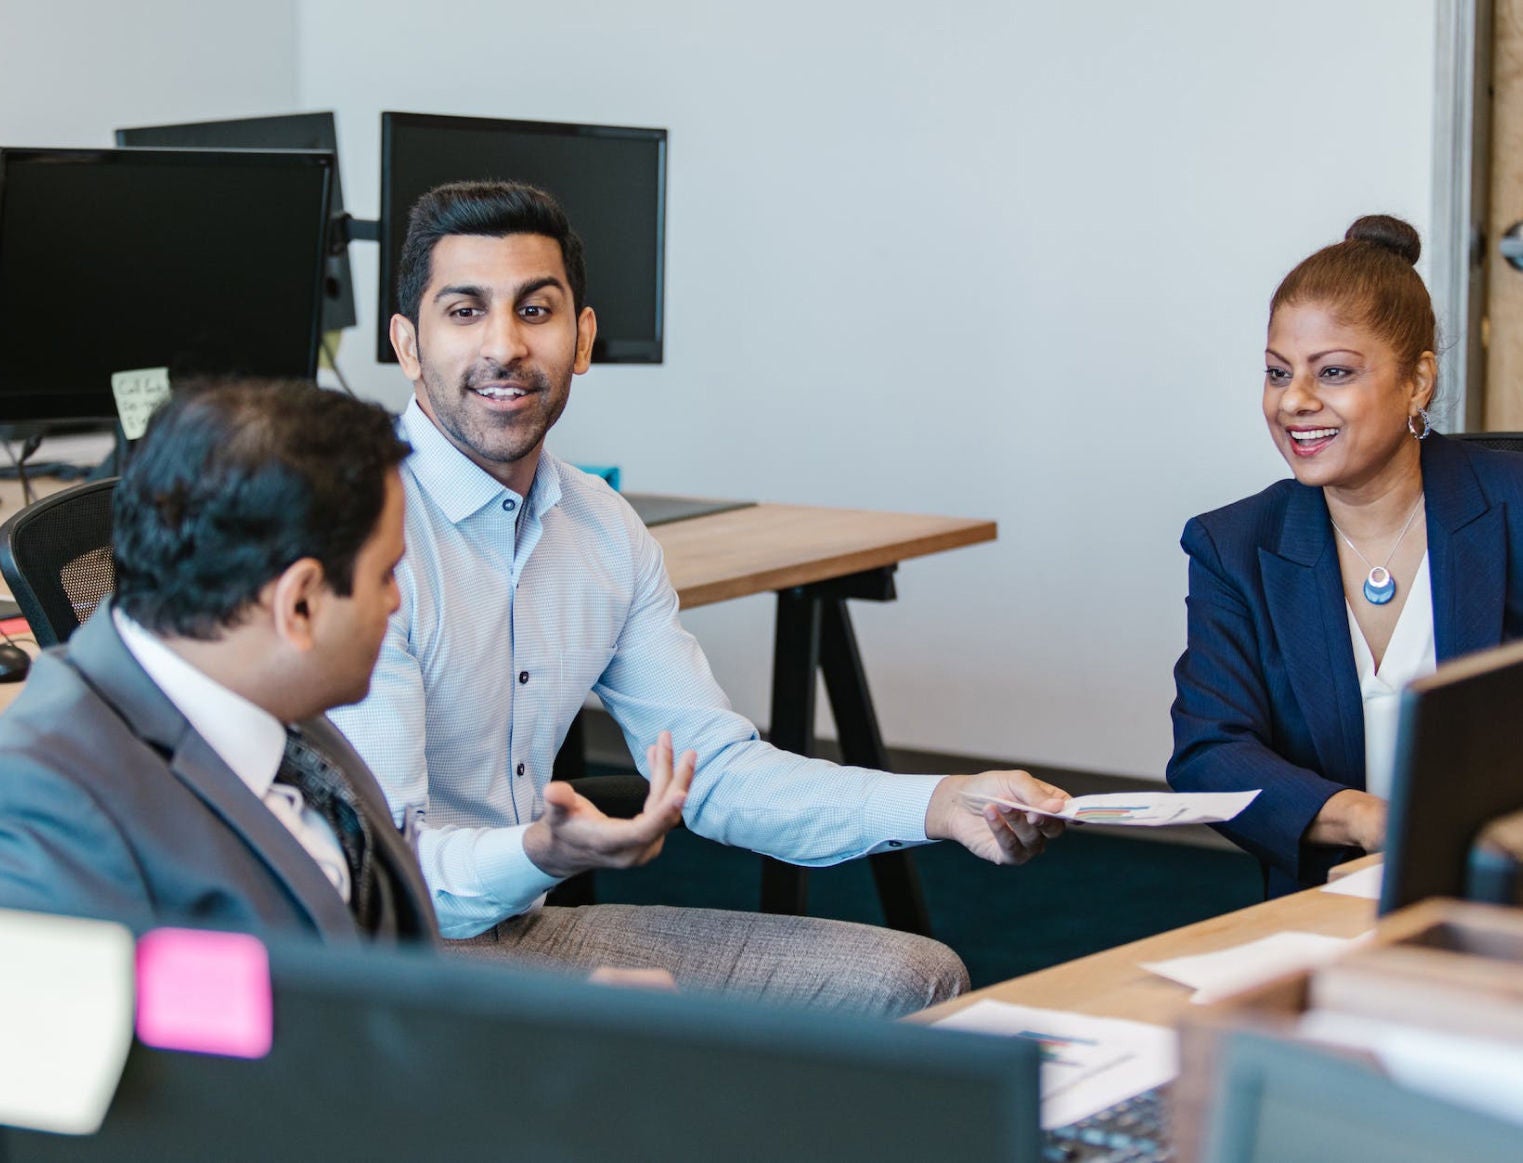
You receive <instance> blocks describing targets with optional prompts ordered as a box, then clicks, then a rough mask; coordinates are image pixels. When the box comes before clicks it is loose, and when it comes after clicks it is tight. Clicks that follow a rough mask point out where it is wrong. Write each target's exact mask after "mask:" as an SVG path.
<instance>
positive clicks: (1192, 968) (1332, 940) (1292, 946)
mask: <svg viewBox="0 0 1523 1163" xmlns="http://www.w3.org/2000/svg"><path fill="white" fill-rule="evenodd" d="M1355 940H1357V938H1355V939H1349V938H1344V937H1324V936H1323V935H1322V934H1320V933H1300V932H1295V931H1287V932H1284V933H1272V934H1270V935H1269V936H1268V937H1260V938H1259V939H1258V940H1257V941H1249V942H1248V943H1247V944H1244V945H1234V946H1233V947H1232V948H1230V949H1218V950H1217V951H1216V952H1215V953H1199V954H1196V955H1195V956H1193V957H1173V958H1170V959H1169V960H1167V961H1144V962H1143V963H1142V968H1143V969H1146V970H1147V971H1148V972H1149V973H1156V974H1158V976H1159V977H1167V978H1168V979H1169V980H1170V981H1177V982H1179V983H1180V984H1181V985H1188V986H1189V987H1190V988H1191V989H1193V990H1194V991H1195V995H1194V996H1193V997H1191V998H1190V1000H1191V1001H1192V1002H1194V1003H1195V1004H1196V1005H1208V1004H1210V1003H1211V1002H1214V1001H1219V1000H1220V999H1222V998H1224V997H1227V996H1229V995H1231V994H1234V993H1239V992H1241V991H1242V990H1245V989H1250V988H1252V987H1253V986H1255V985H1259V984H1261V983H1262V982H1265V981H1270V980H1273V979H1274V978H1276V977H1281V976H1283V975H1284V974H1287V973H1294V972H1296V971H1297V970H1301V969H1311V968H1313V967H1314V966H1317V965H1323V964H1326V963H1327V962H1329V961H1331V960H1333V958H1335V957H1337V956H1338V955H1339V954H1341V953H1343V952H1344V951H1345V950H1347V949H1348V948H1349V946H1351V945H1353V944H1354V941H1355Z"/></svg>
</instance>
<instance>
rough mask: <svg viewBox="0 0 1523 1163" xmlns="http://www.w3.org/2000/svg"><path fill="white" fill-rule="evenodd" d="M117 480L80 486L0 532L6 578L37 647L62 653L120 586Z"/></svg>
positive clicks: (1, 570)
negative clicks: (114, 528) (114, 504)
mask: <svg viewBox="0 0 1523 1163" xmlns="http://www.w3.org/2000/svg"><path fill="white" fill-rule="evenodd" d="M116 481H117V478H115V477H112V478H111V479H110V480H104V481H92V482H90V483H89V484H83V485H76V486H75V487H74V488H72V489H65V490H63V491H62V492H60V493H54V494H53V495H52V496H51V497H44V498H43V499H42V500H40V501H38V502H37V503H36V504H34V505H28V506H27V507H26V508H25V509H22V510H21V511H20V512H19V513H16V514H14V515H12V516H11V517H10V519H9V520H7V521H6V522H5V524H4V525H0V574H4V575H5V581H6V584H7V585H9V586H10V588H11V593H12V594H13V595H14V596H15V599H16V604H17V605H18V606H20V607H21V613H22V616H23V617H25V618H26V620H27V624H28V625H29V626H31V628H32V634H33V636H34V637H36V639H37V645H38V646H44V647H45V646H57V645H58V644H59V643H60V642H64V641H66V640H67V639H68V637H69V635H70V634H72V633H74V631H75V630H77V629H79V626H80V623H82V622H83V621H84V620H85V619H86V618H88V617H89V616H90V615H91V614H92V613H94V612H95V607H96V606H98V605H100V603H101V600H102V599H103V598H105V597H107V596H108V595H109V594H110V593H111V591H112V589H114V588H115V585H116V570H115V569H114V568H113V566H112V563H111V497H112V494H113V493H114V492H115V490H116Z"/></svg>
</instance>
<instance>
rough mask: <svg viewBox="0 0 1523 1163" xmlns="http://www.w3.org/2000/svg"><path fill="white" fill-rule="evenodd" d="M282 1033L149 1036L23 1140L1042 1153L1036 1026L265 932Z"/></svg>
mask: <svg viewBox="0 0 1523 1163" xmlns="http://www.w3.org/2000/svg"><path fill="white" fill-rule="evenodd" d="M270 970H271V978H272V984H273V988H274V1043H273V1048H272V1050H271V1052H270V1053H269V1055H268V1056H267V1057H265V1058H262V1059H256V1060H245V1059H237V1058H223V1057H215V1056H207V1055H199V1054H185V1053H178V1052H172V1051H166V1050H155V1049H150V1048H148V1047H146V1046H144V1045H142V1044H141V1043H139V1044H136V1045H134V1046H133V1047H132V1049H131V1051H130V1053H129V1056H128V1060H127V1065H126V1069H125V1073H124V1075H123V1078H122V1081H121V1083H120V1085H119V1086H118V1088H117V1092H116V1095H115V1098H114V1099H113V1101H112V1104H111V1107H110V1110H109V1112H108V1113H107V1115H106V1121H105V1124H104V1125H103V1126H102V1128H101V1130H100V1131H99V1132H97V1133H96V1134H95V1135H92V1136H85V1137H72V1136H60V1135H52V1134H44V1133H40V1132H30V1131H18V1130H6V1131H0V1157H3V1158H5V1159H7V1160H8V1161H9V1163H43V1161H49V1160H70V1161H71V1163H90V1161H91V1160H96V1159H100V1160H106V1159H119V1158H142V1159H148V1158H152V1159H155V1160H176V1159H185V1160H191V1159H214V1158H225V1157H228V1156H229V1152H232V1151H234V1150H235V1149H236V1153H237V1154H239V1156H240V1157H244V1158H260V1159H308V1158H310V1159H322V1160H333V1159H372V1160H376V1159H422V1158H433V1157H444V1156H448V1157H460V1158H497V1157H500V1156H507V1157H512V1158H518V1159H571V1160H575V1159H585V1160H603V1159H612V1158H661V1159H670V1160H681V1159H713V1158H724V1159H727V1160H748V1159H754V1160H763V1159H788V1158H791V1159H798V1158H828V1159H831V1160H833V1161H849V1160H859V1159H860V1160H863V1161H867V1160H872V1161H873V1163H883V1161H892V1160H904V1161H906V1163H910V1161H912V1160H913V1161H915V1163H921V1161H923V1160H924V1159H929V1158H948V1159H958V1160H969V1161H974V1160H990V1161H993V1160H1006V1161H1015V1163H1028V1161H1035V1160H1037V1159H1039V1158H1040V1138H1039V1134H1040V1132H1039V1130H1038V1118H1039V1116H1038V1097H1037V1089H1038V1070H1039V1065H1038V1057H1039V1048H1038V1046H1037V1045H1036V1044H1035V1043H1034V1042H1032V1041H1030V1040H1028V1039H1022V1038H996V1037H989V1036H986V1035H981V1034H969V1033H965V1032H959V1031H951V1030H936V1029H931V1028H928V1027H925V1026H918V1025H913V1024H909V1023H898V1022H888V1021H882V1020H877V1019H868V1018H860V1017H849V1016H843V1015H839V1014H834V1013H829V1012H822V1011H810V1010H807V1009H781V1008H776V1007H764V1006H761V1005H759V1004H756V1003H752V1002H742V1001H735V1000H729V999H724V998H720V997H714V996H706V995H702V994H694V995H685V994H666V993H658V992H653V991H647V990H634V989H613V988H609V987H603V986H593V985H589V984H588V983H586V982H585V981H582V980H580V979H579V978H577V977H571V976H564V975H555V976H551V975H544V974H534V973H529V972H526V971H524V970H522V969H517V968H510V967H508V966H506V965H505V964H503V962H502V961H500V960H497V959H495V958H494V959H492V960H482V959H479V958H476V957H469V956H465V955H461V954H454V955H440V954H428V953H422V952H416V951H398V950H389V949H382V948H368V949H359V948H356V949H343V950H340V949H334V948H332V947H328V946H319V945H317V944H315V943H307V942H301V943H291V942H275V943H271V945H270Z"/></svg>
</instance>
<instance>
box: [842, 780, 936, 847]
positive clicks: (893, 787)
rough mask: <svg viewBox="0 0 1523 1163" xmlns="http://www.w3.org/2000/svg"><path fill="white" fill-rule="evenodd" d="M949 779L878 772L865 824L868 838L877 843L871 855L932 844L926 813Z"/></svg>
mask: <svg viewBox="0 0 1523 1163" xmlns="http://www.w3.org/2000/svg"><path fill="white" fill-rule="evenodd" d="M945 778H946V776H942V775H901V774H897V773H895V772H881V773H877V774H876V777H875V779H874V781H873V783H874V786H873V790H872V795H871V797H870V798H869V799H868V801H867V808H866V811H865V812H864V818H863V821H862V823H863V831H864V833H865V835H866V836H867V838H868V839H869V840H871V841H873V846H872V847H871V848H869V849H868V850H867V854H868V855H871V854H872V853H875V852H889V851H892V850H893V849H895V848H907V847H909V846H910V845H912V844H928V843H930V841H929V840H928V839H927V837H926V834H925V813H926V809H927V808H928V807H930V804H931V793H932V792H934V791H935V790H936V785H937V784H938V783H940V782H941V781H942V780H943V779H945ZM877 837H882V839H881V840H879V839H877Z"/></svg>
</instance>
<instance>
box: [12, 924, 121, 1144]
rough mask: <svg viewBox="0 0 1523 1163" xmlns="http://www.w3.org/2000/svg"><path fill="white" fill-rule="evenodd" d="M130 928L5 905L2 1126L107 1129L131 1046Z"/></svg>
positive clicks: (75, 1131)
mask: <svg viewBox="0 0 1523 1163" xmlns="http://www.w3.org/2000/svg"><path fill="white" fill-rule="evenodd" d="M132 964H133V944H132V934H131V933H130V932H128V931H127V929H125V928H123V927H122V926H121V925H116V924H112V923H110V922H107V921H85V920H78V919H76V918H73V917H48V916H42V915H40V914H35V913H18V912H11V911H8V910H0V1030H3V1031H4V1034H3V1038H4V1053H3V1054H0V1123H6V1124H8V1125H10V1126H16V1127H28V1128H31V1129H34V1130H40V1131H53V1132H56V1133H59V1134H65V1135H88V1134H91V1133H93V1132H94V1131H97V1130H99V1129H100V1125H101V1122H102V1120H104V1119H105V1117H106V1110H107V1108H108V1107H109V1106H110V1105H111V1098H112V1096H113V1095H114V1094H115V1093H116V1084H117V1082H118V1081H120V1079H121V1076H122V1067H123V1065H125V1063H126V1061H127V1051H128V1049H129V1048H130V1047H131V1045H132Z"/></svg>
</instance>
